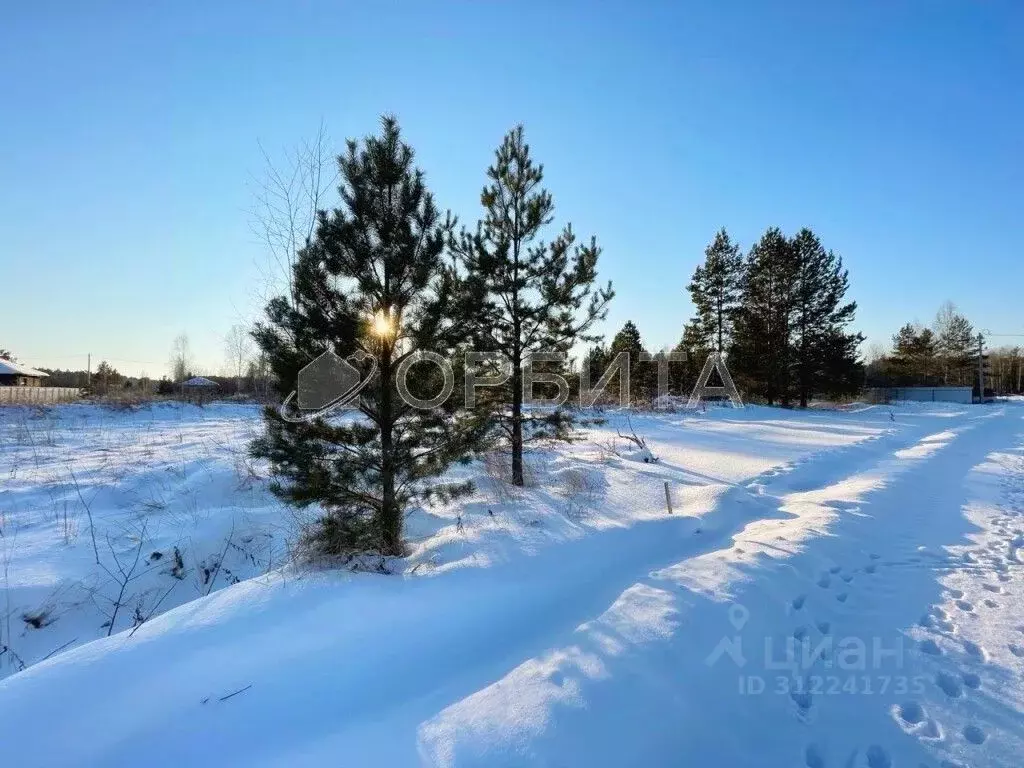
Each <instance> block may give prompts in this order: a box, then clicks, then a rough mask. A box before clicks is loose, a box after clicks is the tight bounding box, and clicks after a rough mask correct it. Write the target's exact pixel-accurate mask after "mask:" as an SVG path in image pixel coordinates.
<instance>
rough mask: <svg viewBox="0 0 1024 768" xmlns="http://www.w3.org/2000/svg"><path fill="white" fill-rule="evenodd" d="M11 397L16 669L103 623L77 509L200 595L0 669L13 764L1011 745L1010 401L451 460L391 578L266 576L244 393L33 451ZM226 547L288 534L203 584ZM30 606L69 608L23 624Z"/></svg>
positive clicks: (656, 429) (475, 761) (870, 759)
mask: <svg viewBox="0 0 1024 768" xmlns="http://www.w3.org/2000/svg"><path fill="white" fill-rule="evenodd" d="M0 414H2V418H3V419H4V421H3V422H0V426H2V427H3V428H4V429H6V430H7V431H6V432H5V433H4V435H5V442H4V444H3V446H2V448H0V478H2V480H0V482H3V485H2V486H0V509H2V510H3V514H4V518H3V530H4V539H3V540H2V545H3V546H4V547H6V549H5V552H6V555H5V558H6V563H7V573H8V576H7V579H8V587H7V591H6V595H7V597H8V598H9V599H10V600H11V605H12V606H13V607H12V608H11V609H10V610H9V611H8V613H11V612H12V611H14V612H15V613H14V615H13V620H12V624H13V625H15V626H17V625H19V624H20V625H21V627H18V628H16V629H15V630H14V636H13V637H11V636H10V635H8V634H7V633H6V632H5V633H4V635H3V637H4V638H8V637H10V641H11V645H12V646H13V647H14V648H15V650H17V651H19V653H22V654H23V655H24V657H25V660H26V662H27V663H29V664H32V662H34V661H37V660H38V659H40V658H42V656H45V655H46V654H47V653H48V652H49V651H51V650H52V649H54V648H56V647H58V646H60V645H61V644H62V643H63V642H66V641H67V640H72V639H73V640H75V642H77V643H81V642H84V641H86V640H89V639H92V638H93V637H96V636H97V635H102V634H105V633H106V631H107V630H106V629H104V628H102V627H101V626H100V624H101V623H102V620H103V616H102V613H101V612H100V611H99V608H98V607H97V604H96V603H97V601H96V600H90V601H88V602H81V603H80V604H78V605H77V606H75V607H69V606H68V603H69V602H72V601H69V600H68V599H67V598H66V597H65V596H66V595H68V594H69V592H70V591H72V590H81V589H83V588H84V587H83V586H81V584H82V583H84V584H86V585H87V586H90V587H92V588H93V589H97V588H98V587H97V584H98V583H99V582H100V581H102V579H101V577H102V576H103V575H105V574H104V571H103V570H102V569H98V568H97V567H96V566H95V551H94V549H93V547H92V543H91V536H90V535H89V532H88V531H87V530H85V526H86V523H87V520H85V519H84V518H85V514H84V512H85V510H84V507H85V506H86V503H87V504H88V506H89V508H90V510H91V514H92V515H93V518H94V528H95V529H96V530H98V531H101V534H100V543H99V545H98V548H100V549H102V548H103V547H104V546H106V545H107V541H106V533H107V532H110V534H111V541H112V542H113V543H112V544H110V545H109V548H110V550H111V552H114V551H117V552H119V553H121V554H122V555H127V554H131V553H132V551H133V549H135V548H138V547H137V539H132V538H131V532H133V531H135V532H136V535H137V532H138V531H140V530H144V532H145V533H144V535H145V537H146V538H145V541H144V547H143V549H142V551H143V552H144V553H146V554H149V553H150V551H161V552H166V551H173V550H172V548H173V547H174V546H176V545H177V546H179V549H185V551H188V552H189V554H190V558H191V559H189V560H188V562H187V567H188V570H189V575H188V576H187V577H186V578H185V579H183V580H176V579H175V577H174V576H173V575H171V574H168V573H164V572H163V569H164V568H166V566H165V565H154V567H153V568H152V570H151V571H147V573H146V576H145V577H144V579H145V580H148V581H146V582H145V583H146V584H147V585H149V584H150V582H151V584H152V586H151V587H150V586H147V587H146V588H147V589H150V588H151V589H152V590H153V592H152V595H153V597H150V598H148V599H149V601H150V602H149V603H146V602H145V601H144V609H143V612H145V611H146V610H147V608H146V606H149V605H150V604H151V603H152V602H153V601H154V599H155V598H157V597H159V596H160V595H162V594H164V585H165V584H167V585H170V582H171V581H180V582H181V584H182V585H184V584H186V583H187V584H188V585H190V589H191V593H190V592H189V590H186V589H184V588H182V589H180V590H179V591H177V592H176V591H174V590H178V587H174V590H172V591H171V592H170V593H169V596H168V597H167V598H166V599H165V602H164V603H162V604H161V605H160V606H158V609H157V611H153V613H154V616H155V617H154V618H150V619H149V620H148V621H146V622H145V623H143V624H142V625H141V626H139V627H137V628H136V629H135V631H134V633H133V634H129V631H122V632H120V633H119V634H115V635H114V636H112V637H110V638H104V639H100V640H97V641H95V642H91V643H87V644H84V645H80V646H79V647H75V648H73V649H72V650H68V651H65V652H62V653H58V654H56V655H54V656H53V657H52V658H49V659H47V660H45V661H42V662H40V663H37V664H32V665H31V666H29V667H28V668H27V669H26V670H25V671H23V672H20V673H18V674H15V675H13V676H11V677H9V678H7V679H6V680H4V681H2V682H0V754H2V755H3V756H4V758H6V761H5V762H10V763H11V764H19V761H20V762H21V763H23V764H26V765H104V766H121V765H135V764H139V763H145V764H147V765H157V766H159V765H178V764H181V763H185V764H188V763H192V764H200V765H208V764H213V763H217V764H246V765H289V766H292V765H345V766H349V765H351V766H363V765H418V764H426V765H441V766H449V765H458V766H465V765H480V766H484V765H486V766H506V765H507V766H518V765H546V766H569V765H573V766H574V765H587V766H598V765H608V766H623V765H651V766H662V765H695V766H696V765H700V766H704V765H708V766H793V765H796V766H810V767H811V768H820V767H824V766H868V767H869V768H879V767H884V766H903V765H909V766H915V767H916V766H919V765H931V766H939V765H950V766H952V765H957V764H961V765H970V766H982V765H992V766H1011V765H1017V764H1019V762H1020V760H1019V756H1020V755H1021V754H1024V722H1022V715H1021V710H1022V693H1024V687H1022V685H1021V674H1022V672H1024V616H1022V615H1021V610H1020V609H1021V607H1022V604H1024V601H1022V599H1021V595H1022V594H1024V584H1022V583H1021V582H1022V579H1021V574H1020V563H1021V561H1020V559H1019V558H1020V553H1019V549H1020V548H1021V547H1024V419H1022V417H1024V406H1022V405H1021V404H1018V403H1001V404H997V405H994V406H986V407H967V406H960V407H954V406H930V405H907V406H904V407H901V408H897V409H894V411H893V416H890V411H889V409H887V408H864V409H857V410H855V411H853V412H835V411H832V412H829V411H821V412H802V413H801V412H787V411H782V410H776V409H765V408H750V407H748V408H747V409H744V410H742V411H732V410H719V409H712V410H711V411H709V412H708V413H707V414H663V415H657V416H651V415H648V416H637V415H634V416H633V417H632V418H631V421H632V426H633V427H634V428H635V429H636V431H637V432H638V433H640V434H642V435H644V436H645V437H646V438H647V440H648V443H649V444H650V446H651V448H652V450H653V451H654V453H655V455H657V456H658V457H659V462H658V463H656V464H644V463H641V462H639V461H637V460H635V458H634V457H632V456H630V454H629V453H628V452H627V451H625V450H624V448H625V445H624V444H623V442H622V441H621V440H618V445H617V446H616V445H612V443H613V442H615V441H616V437H615V435H616V428H617V427H618V428H620V429H622V430H623V431H625V430H626V423H625V419H624V417H623V415H622V414H618V413H613V414H609V415H608V418H609V424H608V425H606V426H603V427H598V428H595V429H593V430H590V431H588V432H587V433H585V435H584V438H585V439H584V440H582V441H581V442H579V443H576V444H573V445H571V446H561V447H557V448H551V449H548V450H546V451H544V452H540V453H538V454H536V455H535V456H534V457H533V458H532V461H531V463H530V466H531V469H532V472H533V475H534V486H533V487H532V488H528V489H526V490H524V491H521V492H518V493H513V492H512V491H511V489H509V488H508V487H507V486H504V485H502V484H501V483H497V482H494V481H493V480H492V479H491V478H490V477H488V475H487V474H486V473H485V472H484V470H483V468H482V467H481V466H479V465H474V466H472V467H470V468H469V469H467V470H465V471H466V472H469V473H473V474H474V475H476V476H477V479H478V481H479V486H480V490H479V492H478V493H477V494H476V496H475V497H473V498H471V499H470V500H469V501H468V502H466V503H461V504H459V505H453V506H450V507H444V508H435V509H431V510H418V511H415V512H414V513H413V514H412V515H411V516H410V518H409V521H408V524H409V532H410V536H411V537H412V538H413V542H414V543H413V551H412V554H411V555H410V557H409V558H408V559H407V562H405V563H403V564H402V572H401V573H399V574H395V575H371V574H367V573H344V572H342V573H338V572H334V573H325V572H318V573H310V572H297V571H296V570H294V569H292V568H287V567H285V568H278V567H277V560H276V559H275V557H274V555H273V554H272V552H273V551H274V549H275V548H276V549H277V551H278V552H279V553H280V556H281V557H283V555H284V553H285V540H286V539H287V537H288V526H287V525H286V524H285V522H284V521H286V520H287V516H286V514H285V513H284V512H283V510H282V509H281V508H280V506H279V505H278V504H277V502H276V501H274V500H273V499H272V498H271V497H269V496H268V495H267V494H266V493H265V491H264V490H263V481H262V479H260V470H259V468H258V467H251V466H248V465H246V464H245V463H244V460H243V459H242V458H240V457H244V445H243V443H244V440H245V439H247V436H248V435H249V434H251V431H252V430H253V429H256V428H258V423H257V422H256V412H255V411H254V410H252V409H246V408H244V407H240V406H213V407H209V408H206V409H194V408H188V409H152V410H150V411H141V412H138V413H134V414H120V413H119V414H111V413H109V412H102V413H101V412H98V411H96V412H93V411H89V410H88V409H78V410H76V409H75V408H74V407H68V408H60V409H56V410H55V411H54V412H53V413H52V414H51V415H50V416H48V417H44V418H49V419H51V420H52V427H51V433H50V435H49V437H48V439H45V440H41V439H38V437H39V434H38V432H35V433H32V432H31V431H30V433H29V434H31V435H32V439H31V440H26V439H25V438H26V432H25V430H26V429H30V428H29V427H26V426H25V424H26V423H27V422H28V421H30V420H29V419H27V418H25V417H24V414H22V415H21V416H15V415H12V414H13V411H11V410H8V411H6V412H2V411H0ZM44 423H45V422H44ZM8 436H12V437H8ZM617 454H618V455H617ZM240 462H241V463H240ZM179 466H180V467H181V469H180V470H179V469H178V467H179ZM71 472H73V473H74V477H75V478H76V479H77V484H78V486H79V487H78V488H77V489H76V488H75V487H74V485H73V484H71V485H70V486H69V483H68V480H67V479H66V478H65V477H64V475H65V474H67V475H69V476H70V473H71ZM666 481H667V482H668V483H669V484H670V489H671V493H672V496H673V502H674V506H675V510H676V514H673V515H671V516H669V515H668V514H666V510H665V502H664V483H665V482H666ZM154 489H159V499H158V501H159V502H160V503H159V504H157V505H155V506H152V507H145V505H143V504H141V502H140V501H139V499H140V498H146V497H147V496H148V495H150V494H152V493H153V492H154ZM79 491H81V496H82V498H84V500H85V502H86V503H83V502H82V501H81V500H79V501H78V502H77V506H75V504H76V502H75V500H76V499H79ZM65 506H67V507H68V508H69V509H71V510H72V516H73V517H74V518H75V519H77V529H76V530H75V531H74V532H72V533H71V534H68V533H67V532H66V530H65V529H66V527H67V526H65V525H64V524H63V518H62V515H61V514H60V512H61V510H62V509H63V508H64V507H65ZM140 507H144V509H143V511H144V514H141V515H140ZM143 524H144V526H145V527H144V529H142V528H140V527H139V526H140V525H143ZM124 531H127V533H124V534H123V535H124V536H125V538H124V539H123V540H122V539H120V538H118V534H119V532H124ZM15 533H16V535H15ZM229 535H230V536H231V537H232V540H235V537H236V536H237V537H238V539H237V541H241V540H242V539H243V538H248V542H247V544H246V546H251V545H252V544H253V542H259V541H263V540H267V541H270V542H275V544H274V545H273V546H269V547H268V550H269V551H268V552H266V553H265V554H264V555H262V556H256V555H254V554H253V553H252V552H250V555H251V556H250V557H246V556H244V555H243V554H241V553H237V555H238V556H237V557H236V558H235V559H234V560H229V556H228V555H225V558H224V559H225V563H226V565H223V566H222V567H221V568H220V569H218V570H217V571H216V576H217V579H216V580H215V581H214V582H213V584H212V585H211V584H210V582H209V579H207V580H206V583H205V584H204V583H203V581H204V580H203V576H202V573H203V570H202V569H203V567H209V566H210V564H211V563H212V562H215V561H216V560H217V559H219V557H220V553H221V552H227V551H234V550H231V548H230V547H228V548H226V547H225V545H224V543H225V541H226V538H227V537H228V536H229ZM150 537H153V541H152V542H151V541H150ZM185 541H187V542H190V543H191V546H190V547H183V546H182V543H183V542H185ZM261 551H262V550H261ZM101 554H103V552H102V551H101ZM160 560H163V557H161V559H160ZM122 561H123V559H122ZM159 562H160V561H159V560H158V561H157V563H159ZM244 563H248V565H244ZM202 564H205V565H202ZM225 568H226V569H227V570H228V571H229V572H230V573H231V574H232V575H233V576H232V578H226V577H225V576H224V574H223V572H224V570H225ZM115 573H116V570H115ZM235 574H237V576H235ZM239 577H241V578H245V580H244V581H242V582H241V583H237V584H234V585H233V586H227V587H226V588H224V589H220V588H219V587H220V586H221V585H226V584H228V583H229V582H230V581H233V580H234V578H239ZM134 583H135V582H133V584H134ZM140 583H141V582H140ZM108 586H110V585H105V586H104V587H103V588H106V587H108ZM115 586H116V582H115ZM171 586H173V585H171ZM207 589H209V590H211V591H212V594H210V595H209V596H207V597H201V598H199V599H192V598H195V597H197V594H196V593H200V594H201V593H202V592H204V591H206V590H207ZM53 594H57V597H55V598H54V597H49V596H51V595H53ZM46 599H50V602H51V603H54V604H55V605H57V606H61V608H60V609H59V610H58V616H57V618H56V620H55V621H53V623H52V624H49V625H47V626H43V627H42V628H40V629H34V628H32V627H31V626H29V625H27V624H25V623H24V622H23V621H22V620H21V612H24V611H25V610H34V609H33V608H32V606H35V605H37V604H44V603H45V600H46ZM185 600H190V602H187V603H186V604H183V605H180V607H177V608H175V609H173V610H170V611H168V612H166V613H163V614H162V615H155V614H156V613H159V611H160V610H166V609H167V608H169V607H171V606H173V605H179V604H180V603H182V602H184V601H185ZM98 603H99V606H103V605H105V603H103V602H102V599H101V600H100V601H98ZM133 607H134V606H133ZM127 613H128V615H127V616H125V617H124V622H125V623H124V624H123V625H122V624H121V623H120V622H119V623H118V624H117V625H116V628H117V629H121V628H122V627H125V628H131V627H132V626H133V624H134V621H133V619H132V615H131V610H129V611H127ZM62 625H63V626H64V627H65V628H64V629H62V628H61V627H62ZM72 645H74V643H72ZM19 649H20V650H19ZM943 761H946V763H943Z"/></svg>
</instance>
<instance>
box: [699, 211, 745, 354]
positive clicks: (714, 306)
mask: <svg viewBox="0 0 1024 768" xmlns="http://www.w3.org/2000/svg"><path fill="white" fill-rule="evenodd" d="M743 266H744V265H743V257H742V256H741V255H740V247H739V245H737V244H735V243H733V242H732V240H731V239H730V238H729V233H728V232H726V231H725V228H724V227H723V228H722V229H720V230H719V231H718V232H717V233H716V234H715V239H714V241H713V242H712V243H711V244H710V245H709V246H708V247H707V248H706V249H705V250H704V263H703V264H701V265H699V266H698V267H697V269H696V270H695V271H694V273H693V279H692V280H691V281H690V284H689V285H688V286H686V288H687V290H688V291H689V292H690V300H691V301H692V302H693V306H694V308H695V309H696V310H697V316H696V317H695V318H694V319H693V320H692V321H691V322H692V323H693V334H694V336H695V340H696V339H699V340H700V344H699V346H700V347H702V348H706V349H715V350H717V351H719V352H722V353H724V352H725V351H726V349H727V348H728V344H729V340H730V337H731V334H732V327H733V322H734V320H735V315H736V312H737V310H738V309H739V305H740V298H741V295H740V287H741V282H742V279H743Z"/></svg>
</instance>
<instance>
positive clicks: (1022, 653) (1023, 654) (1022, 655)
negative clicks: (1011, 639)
mask: <svg viewBox="0 0 1024 768" xmlns="http://www.w3.org/2000/svg"><path fill="white" fill-rule="evenodd" d="M1008 647H1009V649H1010V653H1012V654H1013V655H1014V656H1016V657H1017V658H1018V659H1024V648H1022V647H1021V646H1019V645H1017V644H1016V643H1010V645H1009V646H1008Z"/></svg>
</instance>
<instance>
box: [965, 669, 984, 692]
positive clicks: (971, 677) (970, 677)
mask: <svg viewBox="0 0 1024 768" xmlns="http://www.w3.org/2000/svg"><path fill="white" fill-rule="evenodd" d="M960 676H961V677H962V678H963V679H964V685H966V686H967V687H968V688H970V689H971V690H972V691H976V690H978V689H979V688H981V677H979V676H978V675H976V674H975V673H974V672H964V673H963V674H962V675H960Z"/></svg>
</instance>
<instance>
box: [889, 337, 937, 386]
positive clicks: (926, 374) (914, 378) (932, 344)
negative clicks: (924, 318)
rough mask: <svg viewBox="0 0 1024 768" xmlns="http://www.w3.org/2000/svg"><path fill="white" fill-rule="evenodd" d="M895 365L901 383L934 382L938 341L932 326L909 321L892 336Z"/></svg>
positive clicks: (920, 383)
mask: <svg viewBox="0 0 1024 768" xmlns="http://www.w3.org/2000/svg"><path fill="white" fill-rule="evenodd" d="M892 346H893V366H894V368H895V371H896V375H897V377H898V379H899V383H900V384H912V385H913V384H917V385H922V384H923V385H927V384H932V383H933V379H934V376H935V371H936V368H937V358H936V352H937V342H936V340H935V334H934V333H933V332H932V330H931V329H930V328H922V327H920V326H917V325H914V324H913V323H907V324H906V325H904V326H903V327H902V328H900V330H899V331H898V332H897V333H896V334H895V335H894V336H893V337H892Z"/></svg>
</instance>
